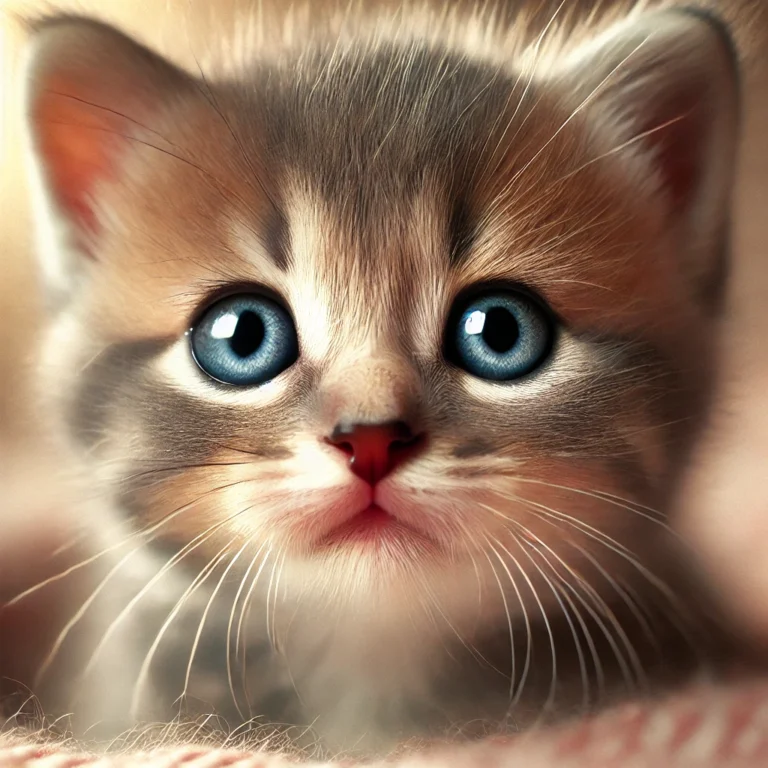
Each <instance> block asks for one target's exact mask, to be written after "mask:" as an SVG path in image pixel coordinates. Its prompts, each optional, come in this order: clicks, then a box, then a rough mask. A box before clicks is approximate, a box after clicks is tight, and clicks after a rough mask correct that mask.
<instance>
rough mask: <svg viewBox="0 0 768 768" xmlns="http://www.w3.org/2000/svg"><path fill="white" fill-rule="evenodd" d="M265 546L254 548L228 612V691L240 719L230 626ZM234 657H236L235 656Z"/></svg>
mask: <svg viewBox="0 0 768 768" xmlns="http://www.w3.org/2000/svg"><path fill="white" fill-rule="evenodd" d="M265 546H266V542H262V544H261V546H260V547H259V548H258V549H257V550H256V553H255V554H254V556H253V557H252V558H251V561H250V563H248V568H247V569H246V570H245V573H244V574H243V576H242V578H241V579H240V584H239V586H238V588H237V592H236V593H235V597H234V599H233V601H232V610H231V611H230V612H229V621H228V622H227V659H226V661H227V682H228V684H229V691H230V693H231V694H232V702H233V703H234V705H235V709H237V713H238V715H240V719H241V720H244V719H245V715H244V714H243V712H242V710H241V709H240V702H239V701H238V698H237V695H236V693H235V685H234V679H233V676H232V627H233V625H234V621H235V613H236V612H237V604H238V601H239V600H240V596H241V595H242V593H243V590H244V588H245V585H246V583H247V582H248V578H249V577H250V575H251V571H252V570H253V567H254V566H255V565H256V561H257V560H258V558H259V555H260V554H261V552H262V550H263V549H264V547H265ZM268 556H269V551H268V552H267V555H266V556H265V557H268ZM257 578H258V574H257ZM237 652H238V648H237V646H235V653H237ZM235 658H236V659H237V656H236V657H235Z"/></svg>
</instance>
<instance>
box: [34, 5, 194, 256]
mask: <svg viewBox="0 0 768 768" xmlns="http://www.w3.org/2000/svg"><path fill="white" fill-rule="evenodd" d="M190 82H191V80H190V78H188V77H187V76H186V75H185V74H183V73H182V72H181V71H180V70H178V69H176V68H175V67H174V66H172V65H171V64H170V63H168V62H166V61H165V60H163V59H161V58H160V57H159V56H157V55H156V54H154V53H152V52H151V51H149V50H148V49H147V48H145V47H143V46H142V45H140V44H138V43H136V42H135V41H133V40H131V39H130V38H129V37H127V36H126V35H124V34H122V33H121V32H118V31H117V30H115V29H113V28H111V27H109V26H107V25H105V24H102V23H100V22H96V21H92V20H90V19H85V18H79V17H73V16H60V17H56V18H52V19H48V20H45V21H42V22H40V23H36V24H34V25H33V37H32V46H31V53H30V64H29V92H28V114H29V121H30V127H31V133H32V139H33V146H34V149H35V150H36V155H37V157H38V158H39V161H40V166H41V170H42V175H43V179H44V183H45V186H46V188H47V191H48V192H49V195H50V197H51V198H52V201H53V203H54V205H55V206H56V207H57V208H58V210H59V211H60V213H62V214H63V215H64V217H65V219H66V220H67V222H68V223H69V224H70V225H71V227H72V229H73V234H74V236H75V240H76V241H77V242H78V243H80V245H83V244H84V243H86V242H87V241H88V238H89V236H91V235H92V234H93V233H94V231H95V229H96V227H97V217H96V211H95V207H94V194H95V193H96V191H97V189H98V187H99V185H100V184H102V183H104V182H108V181H110V180H114V178H115V176H116V174H118V172H119V163H120V159H121V158H122V156H123V154H124V152H125V151H127V149H128V148H129V146H130V144H131V142H132V141H135V140H141V137H144V138H145V140H146V137H147V136H148V135H151V134H152V133H153V129H152V122H153V119H154V118H155V117H156V116H157V114H158V113H160V112H161V111H162V110H163V109H164V108H165V106H166V105H167V103H168V101H169V98H170V97H171V96H173V95H175V94H178V92H179V91H180V90H182V89H184V88H187V87H188V86H189V84H190ZM155 138H156V137H155Z"/></svg>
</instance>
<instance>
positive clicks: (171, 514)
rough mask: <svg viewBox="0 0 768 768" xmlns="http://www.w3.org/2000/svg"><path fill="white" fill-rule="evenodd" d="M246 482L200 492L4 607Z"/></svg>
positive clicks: (40, 582)
mask: <svg viewBox="0 0 768 768" xmlns="http://www.w3.org/2000/svg"><path fill="white" fill-rule="evenodd" d="M244 482H251V481H250V480H238V481H236V482H233V483H226V484H224V485H220V486H217V487H216V488H210V489H209V490H207V491H205V492H204V493H202V494H200V495H199V496H198V497H197V498H196V499H194V500H193V501H190V502H188V503H186V504H183V505H182V506H181V507H177V508H176V509H175V510H174V511H173V512H169V513H168V514H167V515H164V516H163V517H161V518H160V520H158V521H156V522H154V523H150V524H149V525H147V526H145V527H144V528H141V529H139V530H138V531H134V532H133V533H130V534H128V535H127V536H124V537H123V538H122V539H121V540H120V541H118V542H116V543H114V544H111V545H110V546H108V547H106V548H104V549H102V550H101V551H99V552H97V553H96V554H95V555H91V556H89V557H87V558H85V559H84V560H81V561H80V562H79V563H75V564H74V565H71V566H69V567H68V568H66V569H64V570H63V571H60V572H59V573H57V574H54V575H53V576H49V577H48V578H46V579H43V580H42V581H39V582H38V583H37V584H34V585H33V586H31V587H28V588H27V589H25V590H24V591H23V592H20V593H19V594H18V595H16V597H14V598H12V599H11V600H9V601H8V602H7V603H5V605H3V606H2V607H3V608H10V607H12V606H14V605H16V604H17V603H19V602H20V601H21V600H24V599H25V598H26V597H29V596H30V595H32V594H34V593H35V592H38V591H39V590H41V589H43V588H44V587H47V586H49V585H50V584H54V583H55V582H57V581H60V580H61V579H65V578H66V577H67V576H70V575H71V574H73V573H75V572H77V571H79V570H81V569H82V568H85V567H87V566H89V565H91V564H93V563H95V562H96V561H97V560H99V559H101V558H102V557H104V556H105V555H108V554H110V553H111V552H114V551H115V550H117V549H120V548H121V547H123V546H124V545H125V544H127V543H128V542H130V541H132V540H133V539H136V538H139V537H141V536H147V535H149V534H152V533H154V532H155V531H157V530H159V529H160V528H162V527H163V526H164V525H166V524H167V523H169V522H171V521H172V520H175V519H176V518H177V517H178V516H179V515H182V514H184V512H187V511H188V510H190V509H192V508H193V507H195V506H196V505H197V504H199V503H200V502H201V501H203V500H204V499H206V498H208V497H209V496H212V495H213V494H215V493H218V492H219V491H224V490H227V489H229V488H234V487H235V486H237V485H240V484H241V483H244Z"/></svg>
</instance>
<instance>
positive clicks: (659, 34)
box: [563, 10, 740, 279]
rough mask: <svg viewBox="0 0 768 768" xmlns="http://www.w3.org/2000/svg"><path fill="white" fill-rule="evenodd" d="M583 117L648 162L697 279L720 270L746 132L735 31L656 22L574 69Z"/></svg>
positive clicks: (661, 17)
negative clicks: (732, 38)
mask: <svg viewBox="0 0 768 768" xmlns="http://www.w3.org/2000/svg"><path fill="white" fill-rule="evenodd" d="M563 80H564V83H565V85H566V88H567V89H568V93H570V94H574V98H575V99H577V100H578V101H577V102H576V105H577V106H576V107H575V108H576V109H578V110H579V111H582V112H583V113H584V115H585V117H586V119H587V120H588V121H589V122H590V124H591V126H592V127H593V128H595V129H596V130H599V131H600V132H601V134H602V135H609V136H610V139H611V141H612V143H613V144H614V147H613V148H612V150H611V155H612V156H614V157H615V156H618V157H619V158H621V156H622V155H623V156H632V159H633V160H634V161H637V160H638V158H639V159H640V161H641V162H643V161H646V163H647V167H648V178H649V180H651V181H654V180H655V182H656V185H657V186H656V193H657V194H658V195H659V196H660V197H661V199H662V200H663V201H664V203H665V206H666V210H667V212H668V217H669V221H670V224H671V226H672V227H673V228H676V229H677V230H678V234H679V237H681V238H683V239H684V240H685V250H686V253H687V254H690V258H691V261H692V263H691V264H690V265H689V266H690V267H691V269H692V270H693V271H694V273H695V274H696V276H697V277H703V278H704V279H706V276H707V273H709V272H710V271H711V270H712V269H717V268H718V265H717V264H716V263H715V262H714V261H713V260H714V259H716V258H719V257H720V255H721V254H722V241H723V229H724V228H727V226H728V223H729V218H730V205H731V196H732V187H733V177H734V168H735V162H736V151H737V144H738V134H739V122H740V121H739V111H740V110H739V106H740V105H739V77H738V61H737V57H736V54H735V51H734V48H733V46H732V44H731V41H730V38H729V35H728V32H727V30H726V29H725V28H724V27H723V25H722V24H721V23H720V22H719V21H718V20H717V19H715V18H713V17H711V16H709V15H707V14H704V13H700V12H692V11H687V10H669V11H660V12H657V13H651V14H647V15H645V16H641V17H639V18H635V19H633V20H630V21H626V22H623V23H622V24H620V25H619V26H617V27H615V28H613V29H612V30H609V31H608V32H607V33H606V34H605V36H604V37H603V38H602V39H600V40H598V41H596V42H593V43H592V44H591V45H590V46H588V47H587V48H585V49H584V50H581V51H577V53H576V54H575V55H574V57H573V58H572V59H571V60H570V61H569V62H568V66H567V69H566V71H565V72H564V73H563Z"/></svg>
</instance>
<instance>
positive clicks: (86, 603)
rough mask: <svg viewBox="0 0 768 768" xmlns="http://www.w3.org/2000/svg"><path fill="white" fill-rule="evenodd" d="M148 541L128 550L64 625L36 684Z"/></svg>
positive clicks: (36, 677) (43, 664)
mask: <svg viewBox="0 0 768 768" xmlns="http://www.w3.org/2000/svg"><path fill="white" fill-rule="evenodd" d="M147 543H148V542H142V543H141V544H139V545H138V546H137V547H134V548H133V549H132V550H131V551H130V552H128V554H126V555H125V556H124V557H122V558H121V559H120V560H118V562H117V563H116V564H115V565H114V566H113V567H112V568H111V569H110V570H109V571H108V573H107V574H106V575H105V576H104V578H103V579H102V580H101V581H100V582H99V584H98V586H97V587H96V589H94V590H93V592H91V594H90V595H89V596H88V598H87V599H86V600H85V601H84V602H83V604H82V605H81V606H80V608H79V609H78V610H77V611H76V612H75V614H74V616H72V618H71V619H70V620H69V621H68V622H67V623H66V624H65V625H64V627H63V629H62V630H61V632H60V633H59V635H58V637H57V638H56V640H55V642H54V644H53V646H52V647H51V650H50V651H49V652H48V655H47V656H46V657H45V659H44V660H43V663H42V664H41V665H40V668H39V669H38V671H37V674H36V675H35V686H38V685H40V683H41V681H42V680H43V678H44V677H45V674H46V673H47V671H48V669H49V667H50V666H51V664H52V662H53V660H54V659H55V658H56V656H57V655H58V653H59V651H60V650H61V647H62V645H63V644H64V642H65V641H66V639H67V637H68V636H69V633H70V632H71V631H72V629H74V627H75V626H77V624H79V623H80V620H81V619H82V618H83V616H84V615H85V614H86V612H87V611H88V609H89V608H90V607H91V605H93V603H94V601H95V600H96V599H97V598H98V596H99V595H100V594H101V592H102V590H103V589H104V588H105V587H106V586H107V584H108V583H109V582H110V580H111V579H112V577H113V576H114V575H115V574H116V573H117V572H118V571H119V570H120V569H121V568H122V567H123V566H124V565H125V563H127V562H128V560H130V558H132V557H133V556H134V555H135V554H136V553H137V552H138V551H139V550H140V549H141V548H142V547H144V546H146V544H147Z"/></svg>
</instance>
